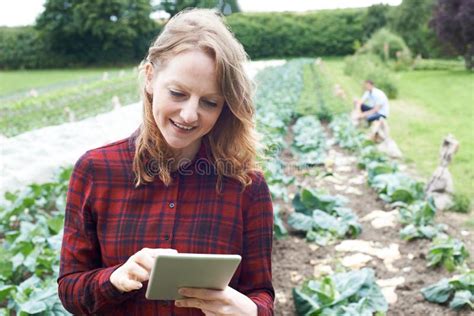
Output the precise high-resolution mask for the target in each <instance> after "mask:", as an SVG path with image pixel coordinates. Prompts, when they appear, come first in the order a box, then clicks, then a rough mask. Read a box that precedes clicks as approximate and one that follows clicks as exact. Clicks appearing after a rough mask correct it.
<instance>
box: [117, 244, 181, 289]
mask: <svg viewBox="0 0 474 316" xmlns="http://www.w3.org/2000/svg"><path fill="white" fill-rule="evenodd" d="M164 253H177V251H176V250H175V249H165V248H154V249H152V248H143V249H142V250H140V251H138V252H136V253H135V254H133V255H132V256H131V257H130V258H128V260H127V262H125V263H124V264H123V265H121V266H120V267H119V268H117V270H115V271H114V272H113V273H112V274H111V275H110V282H111V283H112V284H113V285H114V286H115V287H116V288H117V289H118V290H119V291H121V292H130V291H133V290H138V289H140V288H141V287H142V286H143V285H142V282H145V281H148V279H149V278H150V272H151V268H152V267H153V264H154V262H155V258H156V256H157V255H158V254H164Z"/></svg>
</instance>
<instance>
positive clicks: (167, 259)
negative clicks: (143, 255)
mask: <svg viewBox="0 0 474 316" xmlns="http://www.w3.org/2000/svg"><path fill="white" fill-rule="evenodd" d="M241 259H242V258H241V257H240V256H239V255H215V254H195V253H175V254H160V255H158V256H157V257H156V261H155V265H154V266H153V268H152V269H151V274H150V280H149V281H148V287H147V289H146V294H145V297H146V298H147V299H149V300H176V299H180V298H183V296H181V295H180V294H178V289H180V288H182V287H193V288H205V289H214V290H223V289H225V288H226V287H227V285H229V282H230V280H231V279H232V276H233V275H234V273H235V270H236V269H237V267H238V265H239V263H240V260H241Z"/></svg>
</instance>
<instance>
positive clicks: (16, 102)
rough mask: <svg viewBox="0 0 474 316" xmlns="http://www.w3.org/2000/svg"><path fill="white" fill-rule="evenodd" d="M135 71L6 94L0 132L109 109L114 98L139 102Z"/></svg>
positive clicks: (11, 133) (0, 110)
mask: <svg viewBox="0 0 474 316" xmlns="http://www.w3.org/2000/svg"><path fill="white" fill-rule="evenodd" d="M136 77H137V73H136V71H132V70H128V71H120V72H114V73H111V74H109V73H104V75H103V76H102V77H100V76H95V77H91V78H82V79H78V80H77V81H71V82H67V84H66V85H57V86H54V85H52V86H51V88H50V89H40V90H39V91H36V90H32V91H30V93H29V94H21V95H14V96H13V97H10V98H7V97H3V100H2V102H1V105H0V134H2V135H5V136H8V137H11V136H15V135H18V134H20V133H23V132H26V131H30V130H33V129H36V128H41V127H45V126H50V125H57V124H61V123H64V122H67V121H71V120H81V119H84V118H87V117H91V116H94V115H97V114H99V113H104V112H107V111H110V110H112V109H113V108H114V104H113V101H112V100H113V98H118V100H119V102H121V104H130V103H133V102H137V101H138V99H137V97H138V91H137V80H136Z"/></svg>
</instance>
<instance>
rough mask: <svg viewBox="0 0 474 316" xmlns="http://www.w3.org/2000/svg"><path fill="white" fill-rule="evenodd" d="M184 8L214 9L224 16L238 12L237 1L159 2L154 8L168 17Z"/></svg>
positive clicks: (176, 0) (171, 0)
mask: <svg viewBox="0 0 474 316" xmlns="http://www.w3.org/2000/svg"><path fill="white" fill-rule="evenodd" d="M186 8H216V9H218V10H219V11H220V12H222V13H224V14H225V15H229V14H231V13H235V12H240V7H239V4H238V3H237V0H161V1H160V4H159V5H158V6H157V7H156V9H159V10H164V11H166V12H168V13H169V14H170V16H174V15H176V14H177V13H178V12H179V11H181V10H184V9H186Z"/></svg>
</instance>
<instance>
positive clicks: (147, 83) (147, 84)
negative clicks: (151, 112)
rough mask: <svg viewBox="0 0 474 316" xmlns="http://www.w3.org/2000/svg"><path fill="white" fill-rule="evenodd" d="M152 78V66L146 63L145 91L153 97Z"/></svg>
mask: <svg viewBox="0 0 474 316" xmlns="http://www.w3.org/2000/svg"><path fill="white" fill-rule="evenodd" d="M153 76H154V69H153V65H152V64H151V63H147V64H146V65H145V91H146V92H147V93H148V94H150V95H153Z"/></svg>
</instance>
